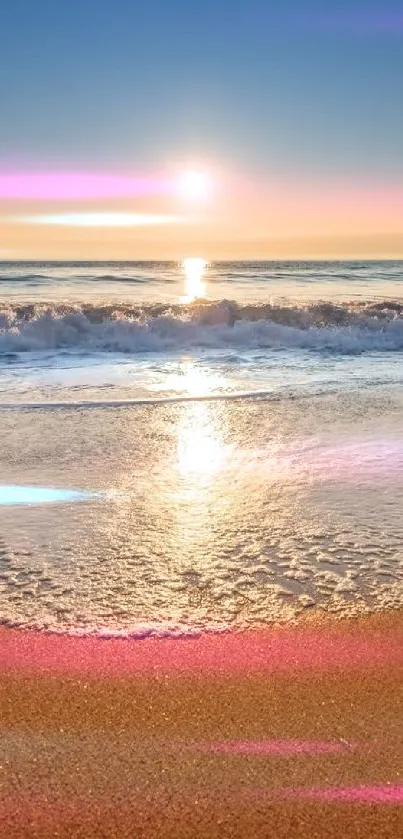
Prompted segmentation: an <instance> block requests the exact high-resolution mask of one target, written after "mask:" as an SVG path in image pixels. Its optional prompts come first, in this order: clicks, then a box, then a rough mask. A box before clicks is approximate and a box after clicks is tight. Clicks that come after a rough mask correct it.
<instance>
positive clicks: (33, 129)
mask: <svg viewBox="0 0 403 839" xmlns="http://www.w3.org/2000/svg"><path fill="white" fill-rule="evenodd" d="M0 33H1V35H0V91H1V93H0V96H1V126H0V160H1V162H2V163H3V164H8V163H10V162H11V163H13V164H18V165H20V164H25V163H27V162H28V163H32V164H35V165H43V166H48V165H50V164H52V165H53V164H63V165H66V164H69V165H78V164H79V165H89V164H90V163H92V164H96V165H97V166H103V165H105V166H107V165H122V164H123V165H124V166H129V167H131V166H133V167H134V168H138V167H141V166H153V165H158V163H159V162H164V160H165V159H167V158H169V157H175V156H178V155H179V156H183V155H185V156H186V155H202V156H207V157H208V156H210V157H212V158H217V159H220V160H223V159H225V160H227V159H228V160H230V161H231V162H232V163H233V164H234V165H238V166H241V167H244V168H245V169H246V170H247V169H249V168H252V169H253V170H256V171H261V170H265V169H267V168H269V169H270V170H272V169H273V167H274V168H278V169H279V170H281V171H284V170H286V171H290V172H292V171H299V172H302V173H314V172H318V173H319V174H320V175H321V176H323V175H326V174H327V173H329V175H332V174H336V175H337V174H348V173H354V172H355V173H356V172H359V173H362V174H364V175H370V176H372V175H379V176H380V177H383V176H385V175H387V176H388V177H390V178H392V179H393V178H394V177H396V176H399V177H400V176H401V175H402V174H403V154H402V149H403V96H402V90H401V87H402V80H403V43H402V41H403V12H402V11H401V12H399V9H398V6H397V5H395V6H393V5H388V4H386V6H385V4H381V3H371V2H357V0H352V1H351V2H349V3H345V2H343V3H337V4H332V5H330V4H329V3H324V2H322V3H320V2H316V3H315V2H313V3H309V4H308V3H304V1H303V0H300V2H292V0H283V1H282V2H273V0H249V2H241V1H240V0H203V2H198V0H193V2H192V0H187V2H185V0H147V2H145V1H144V2H135V0H114V1H113V2H112V0H70V2H62V0H13V2H6V3H3V4H1V11H0Z"/></svg>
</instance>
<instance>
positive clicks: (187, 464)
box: [177, 402, 229, 486]
mask: <svg viewBox="0 0 403 839" xmlns="http://www.w3.org/2000/svg"><path fill="white" fill-rule="evenodd" d="M177 439H178V444H177V459H178V460H177V462H178V470H179V473H180V475H181V476H182V477H184V478H188V477H189V478H192V483H193V484H195V486H196V485H197V484H196V482H197V477H200V478H201V477H204V478H210V479H212V478H213V477H214V475H216V474H217V473H218V472H219V471H220V470H221V469H222V468H223V467H224V466H225V464H226V462H227V460H228V457H229V448H228V446H226V445H225V443H224V439H223V429H222V427H221V426H220V425H219V423H218V422H217V420H216V416H215V413H214V412H213V411H212V410H211V405H210V404H207V403H204V402H195V403H194V404H193V405H192V407H191V410H190V411H186V413H184V414H183V415H182V417H181V419H180V421H179V424H178V438H177Z"/></svg>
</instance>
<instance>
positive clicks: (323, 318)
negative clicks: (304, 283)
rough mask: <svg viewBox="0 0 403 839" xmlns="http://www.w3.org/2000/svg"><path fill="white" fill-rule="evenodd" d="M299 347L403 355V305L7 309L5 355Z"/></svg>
mask: <svg viewBox="0 0 403 839" xmlns="http://www.w3.org/2000/svg"><path fill="white" fill-rule="evenodd" d="M192 348H198V349H203V348H206V349H215V348H216V349H218V348H220V349H225V348H229V349H231V348H244V349H248V348H250V349H259V348H262V349H286V348H296V349H305V350H313V351H319V352H320V351H329V352H336V353H351V354H357V353H363V352H370V351H373V352H376V351H389V352H393V351H398V350H403V303H401V302H400V301H393V300H385V301H377V302H373V301H369V302H358V303H357V302H354V303H348V304H343V305H341V304H340V305H337V304H334V303H331V302H322V303H313V304H311V305H304V306H301V305H285V306H280V305H273V304H271V303H265V304H248V305H240V304H237V303H235V302H233V301H228V300H221V301H215V302H210V301H196V302H194V303H192V304H189V305H184V304H174V305H164V304H158V305H156V304H153V305H143V306H129V305H127V304H124V305H123V304H116V305H115V304H108V305H106V304H99V305H97V304H93V303H91V304H83V305H70V304H64V303H63V304H62V303H58V304H53V303H48V304H46V303H42V304H38V305H35V304H26V305H24V304H21V305H13V306H11V305H7V303H3V304H1V303H0V353H3V354H5V353H12V352H25V351H38V350H39V351H40V350H76V349H81V350H84V351H89V352H121V353H130V354H131V353H133V354H135V353H140V352H169V351H178V350H179V351H180V350H190V349H192Z"/></svg>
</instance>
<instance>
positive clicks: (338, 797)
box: [306, 784, 403, 804]
mask: <svg viewBox="0 0 403 839" xmlns="http://www.w3.org/2000/svg"><path fill="white" fill-rule="evenodd" d="M306 797H307V798H319V799H320V800H322V801H335V802H336V801H340V802H343V801H348V802H350V801H351V802H354V803H356V804H403V784H383V785H380V786H358V787H339V788H338V787H335V788H330V789H322V790H321V789H319V790H316V789H314V790H311V791H309V790H308V791H307V793H306Z"/></svg>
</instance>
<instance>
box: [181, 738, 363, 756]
mask: <svg viewBox="0 0 403 839" xmlns="http://www.w3.org/2000/svg"><path fill="white" fill-rule="evenodd" d="M354 748H355V745H354V744H350V743H344V742H343V743H340V742H330V741H329V742H326V741H320V740H319V741H316V740H256V741H253V740H241V741H239V742H236V741H235V742H228V743H225V742H222V743H198V744H197V745H196V749H197V750H200V751H203V752H218V753H221V754H227V755H228V754H233V755H254V756H256V755H268V756H271V757H294V756H296V755H325V754H337V753H338V752H345V751H346V750H351V749H354Z"/></svg>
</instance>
